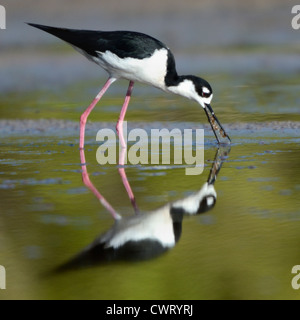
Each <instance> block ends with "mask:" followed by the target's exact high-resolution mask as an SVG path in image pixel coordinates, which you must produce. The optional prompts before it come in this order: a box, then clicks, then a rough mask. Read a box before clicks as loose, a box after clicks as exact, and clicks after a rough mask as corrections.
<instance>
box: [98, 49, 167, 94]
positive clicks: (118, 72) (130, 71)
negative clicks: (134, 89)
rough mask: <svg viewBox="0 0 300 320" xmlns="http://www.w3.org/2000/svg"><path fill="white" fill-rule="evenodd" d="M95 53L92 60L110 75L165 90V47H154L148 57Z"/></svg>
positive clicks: (107, 52) (108, 52) (109, 52)
mask: <svg viewBox="0 0 300 320" xmlns="http://www.w3.org/2000/svg"><path fill="white" fill-rule="evenodd" d="M97 53H98V58H97V57H93V60H94V61H95V62H96V63H97V64H99V65H100V66H101V67H102V68H104V69H105V70H106V71H107V72H108V73H109V74H110V76H111V77H114V78H125V79H128V80H131V81H138V82H141V83H146V84H150V85H152V86H155V87H158V88H160V89H163V90H165V76H166V72H167V59H168V51H167V49H165V48H162V49H159V50H158V49H156V50H155V51H154V52H153V54H152V55H151V56H150V57H148V58H144V59H136V58H131V57H127V58H120V57H118V56H117V55H116V54H114V53H112V52H111V51H105V52H97Z"/></svg>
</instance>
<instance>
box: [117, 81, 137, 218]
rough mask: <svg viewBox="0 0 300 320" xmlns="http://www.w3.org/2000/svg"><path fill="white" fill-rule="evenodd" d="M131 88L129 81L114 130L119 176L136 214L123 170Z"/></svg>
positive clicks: (131, 84) (132, 195)
mask: <svg viewBox="0 0 300 320" xmlns="http://www.w3.org/2000/svg"><path fill="white" fill-rule="evenodd" d="M133 86H134V82H133V81H130V82H129V86H128V90H127V93H126V97H125V101H124V104H123V107H122V110H121V113H120V116H119V120H118V122H117V126H116V130H117V133H118V135H119V139H120V144H121V148H120V155H119V166H121V167H119V174H120V176H121V178H122V182H123V185H124V187H125V189H126V191H127V194H128V197H129V199H130V201H131V204H132V206H133V208H134V210H135V212H136V213H137V212H138V207H137V204H136V201H135V197H134V194H133V192H132V189H131V187H130V184H129V182H128V179H127V176H126V172H125V168H124V159H125V154H126V150H127V144H126V142H125V139H124V132H123V121H124V118H125V114H126V111H127V107H128V104H129V101H130V97H131V94H132V89H133Z"/></svg>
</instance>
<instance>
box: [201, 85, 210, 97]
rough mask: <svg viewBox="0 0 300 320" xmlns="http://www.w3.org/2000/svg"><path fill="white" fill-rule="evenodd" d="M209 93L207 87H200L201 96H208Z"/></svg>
mask: <svg viewBox="0 0 300 320" xmlns="http://www.w3.org/2000/svg"><path fill="white" fill-rule="evenodd" d="M210 95H211V92H210V90H209V89H208V88H206V87H202V97H203V98H208V97H209V96H210Z"/></svg>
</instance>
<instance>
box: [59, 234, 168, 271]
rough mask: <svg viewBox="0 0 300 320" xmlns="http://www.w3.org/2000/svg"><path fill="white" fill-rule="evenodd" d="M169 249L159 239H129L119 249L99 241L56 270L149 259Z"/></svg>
mask: <svg viewBox="0 0 300 320" xmlns="http://www.w3.org/2000/svg"><path fill="white" fill-rule="evenodd" d="M167 250H168V248H166V247H163V246H162V245H161V243H160V242H159V241H154V240H142V241H138V242H136V241H128V242H127V243H125V244H124V245H123V246H122V247H120V248H118V249H114V248H112V247H109V248H106V247H105V244H104V243H97V244H95V245H93V246H91V247H89V248H87V249H86V250H84V251H82V252H81V253H79V254H78V255H77V256H75V257H74V258H73V259H71V260H70V261H68V262H67V263H65V264H63V265H61V266H60V267H58V268H57V269H56V271H57V272H61V271H66V270H71V269H79V268H84V267H89V266H93V265H98V264H103V263H105V262H108V263H109V262H113V261H142V260H148V259H153V258H155V257H157V256H159V255H161V254H162V253H164V252H166V251H167Z"/></svg>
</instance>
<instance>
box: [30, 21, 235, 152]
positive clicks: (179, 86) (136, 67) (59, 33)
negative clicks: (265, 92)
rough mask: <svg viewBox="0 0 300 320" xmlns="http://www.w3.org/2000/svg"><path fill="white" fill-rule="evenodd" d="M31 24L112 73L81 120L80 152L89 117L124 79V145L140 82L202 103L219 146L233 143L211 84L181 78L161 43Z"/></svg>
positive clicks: (124, 33) (119, 125)
mask: <svg viewBox="0 0 300 320" xmlns="http://www.w3.org/2000/svg"><path fill="white" fill-rule="evenodd" d="M28 24H29V25H30V26H33V27H36V28H38V29H41V30H43V31H46V32H48V33H50V34H52V35H54V36H56V37H58V38H60V39H62V40H64V41H65V42H67V43H69V44H70V45H72V46H73V47H74V48H75V49H76V50H77V51H79V52H80V53H82V54H83V55H84V56H86V57H87V58H88V59H89V60H91V61H93V62H95V63H96V64H98V65H99V66H101V67H102V68H103V69H105V70H106V71H107V72H108V74H109V78H108V80H107V81H106V83H105V85H104V87H103V88H102V89H101V91H100V92H99V93H98V94H97V96H96V97H95V99H94V100H93V101H92V103H91V104H90V106H89V107H88V108H87V109H86V110H85V112H84V113H83V114H82V115H81V117H80V139H79V147H80V149H82V148H83V147H84V133H85V124H86V121H87V118H88V116H89V114H90V113H91V111H92V110H93V109H94V107H95V105H96V104H97V102H98V101H99V100H100V99H101V97H102V96H103V94H104V93H105V92H106V90H107V89H108V88H109V86H110V85H111V84H112V83H113V82H115V81H116V80H118V79H120V78H123V79H127V80H129V87H128V90H127V94H126V97H125V101H124V104H123V107H122V109H121V113H120V116H119V120H118V122H117V126H116V129H117V132H118V134H119V137H120V140H121V144H122V146H124V147H125V141H124V139H123V138H122V123H123V120H124V118H125V114H126V110H127V107H128V104H129V100H130V97H131V93H132V89H133V86H134V82H136V81H137V82H141V83H144V84H149V85H152V86H154V87H156V88H159V89H161V90H163V91H166V92H170V93H175V94H178V95H180V96H183V97H186V98H188V99H191V100H194V101H196V102H198V103H199V104H200V105H201V106H202V107H203V109H204V110H205V113H206V115H207V118H208V120H209V123H210V125H211V127H212V130H213V132H214V134H215V136H216V139H217V141H218V143H225V144H229V143H230V138H229V136H228V135H227V133H226V132H225V130H224V128H223V127H222V125H221V123H220V122H219V120H218V119H217V117H216V115H215V113H214V111H213V109H212V107H211V105H210V103H211V100H212V97H213V92H212V88H211V86H210V84H209V83H208V82H207V81H206V80H204V79H202V78H199V77H196V76H193V75H186V76H179V75H178V74H177V71H176V66H175V59H174V55H173V54H172V52H171V50H170V49H169V48H168V47H167V46H166V45H165V44H163V43H162V42H161V41H159V40H157V39H155V38H153V37H150V36H148V35H146V34H143V33H140V32H133V31H91V30H75V29H66V28H56V27H49V26H44V25H39V24H34V23H28Z"/></svg>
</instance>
